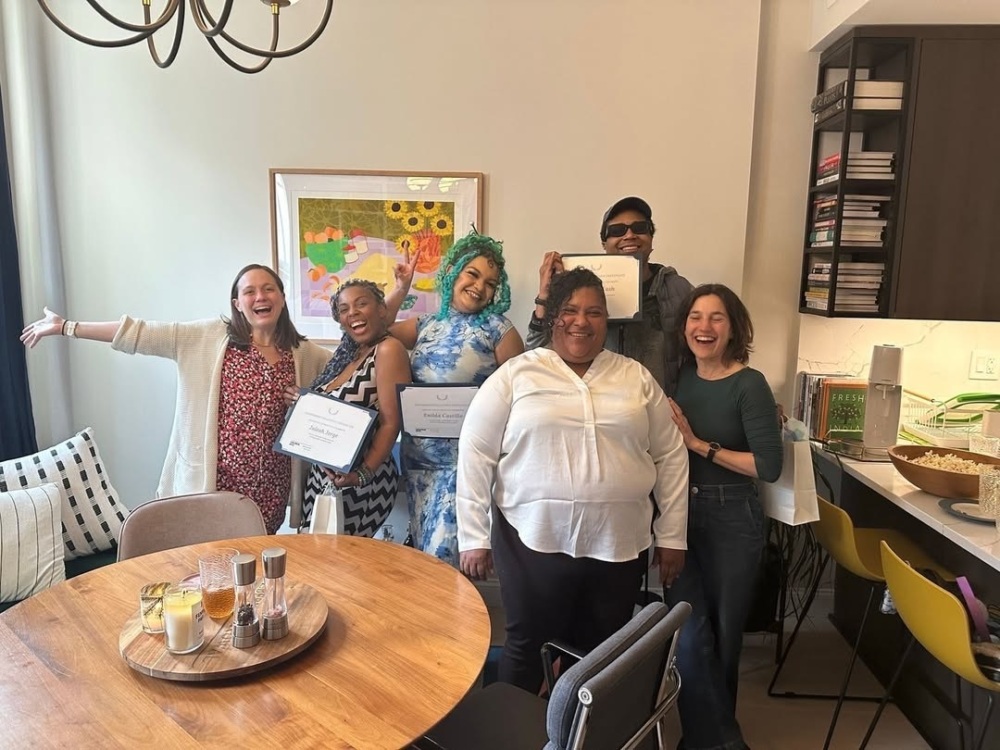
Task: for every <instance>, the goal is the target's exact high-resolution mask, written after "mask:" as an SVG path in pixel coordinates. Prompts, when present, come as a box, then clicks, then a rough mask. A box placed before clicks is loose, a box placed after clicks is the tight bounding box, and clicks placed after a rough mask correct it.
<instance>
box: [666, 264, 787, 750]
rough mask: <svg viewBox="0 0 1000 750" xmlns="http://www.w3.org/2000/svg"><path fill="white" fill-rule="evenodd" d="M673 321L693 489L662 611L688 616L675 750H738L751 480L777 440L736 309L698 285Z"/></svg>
mask: <svg viewBox="0 0 1000 750" xmlns="http://www.w3.org/2000/svg"><path fill="white" fill-rule="evenodd" d="M678 320H679V321H680V326H681V328H680V330H679V331H678V333H679V335H680V345H681V371H680V376H679V380H678V384H677V393H676V396H675V398H674V400H672V401H671V407H672V408H673V410H674V421H675V422H676V423H677V426H678V428H679V429H680V431H681V434H682V435H683V436H684V444H685V445H686V446H687V449H688V458H689V460H690V482H691V487H690V494H689V496H688V497H689V503H688V553H687V560H686V562H685V566H684V570H683V571H682V572H681V574H680V576H679V577H678V578H677V580H676V581H675V582H674V584H673V585H672V586H671V587H670V589H669V590H668V591H667V601H668V602H669V603H671V604H673V603H675V602H679V601H687V602H690V603H691V606H692V608H693V612H692V615H691V619H690V620H689V621H688V623H687V624H686V625H685V626H684V627H683V628H682V629H681V635H680V640H679V642H678V648H677V664H678V668H679V669H680V673H681V679H682V680H683V682H684V689H683V690H682V691H681V697H680V701H679V709H680V717H681V726H682V728H683V730H684V742H683V747H684V748H685V750H707V748H723V749H725V750H742V748H745V747H746V744H745V743H744V742H743V737H742V734H741V732H740V725H739V723H738V722H737V721H736V688H737V682H738V679H739V663H740V649H741V648H742V642H743V626H744V624H745V623H746V619H747V614H748V612H749V609H750V605H751V602H752V599H753V591H754V584H755V582H756V578H757V571H758V569H759V562H760V557H761V554H762V552H763V550H764V542H765V533H764V513H763V511H762V509H761V506H760V502H759V501H758V499H757V485H756V482H755V480H757V479H759V480H762V481H765V482H773V481H775V480H776V479H777V478H778V475H779V474H781V429H780V427H779V424H778V419H777V411H776V408H777V407H776V406H775V403H774V396H772V395H771V389H770V387H769V386H768V384H767V381H766V380H765V379H764V376H763V375H762V374H761V373H760V372H758V371H757V370H754V369H752V368H750V367H748V366H747V362H749V360H750V351H751V348H752V347H751V345H752V342H753V324H752V323H751V322H750V314H749V313H748V312H747V309H746V307H745V306H744V305H743V303H742V302H741V301H740V298H739V297H737V296H736V294H735V293H733V291H732V290H730V289H729V288H728V287H725V286H723V285H721V284H704V285H702V286H699V287H697V288H695V289H694V290H693V291H692V292H691V294H690V295H689V296H688V298H687V300H686V302H685V304H684V307H683V308H682V309H681V312H680V314H679V315H678Z"/></svg>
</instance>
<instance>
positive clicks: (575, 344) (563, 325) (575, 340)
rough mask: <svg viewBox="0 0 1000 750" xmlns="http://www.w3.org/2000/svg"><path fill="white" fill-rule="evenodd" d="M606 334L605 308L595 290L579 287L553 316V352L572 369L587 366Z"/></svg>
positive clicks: (599, 349)
mask: <svg viewBox="0 0 1000 750" xmlns="http://www.w3.org/2000/svg"><path fill="white" fill-rule="evenodd" d="M607 334H608V305H607V302H605V300H604V295H603V294H601V291H600V290H599V289H597V288H595V287H592V286H585V287H580V288H579V289H577V290H576V291H575V292H573V294H572V295H570V298H569V299H568V300H567V301H566V302H565V303H564V304H563V305H562V306H561V307H560V308H559V311H558V313H557V314H556V318H555V322H554V323H553V325H552V349H553V350H554V351H555V353H556V354H558V355H559V356H560V357H561V358H562V360H563V361H564V362H566V363H567V364H568V365H570V366H571V367H572V366H573V365H589V364H590V363H591V362H593V361H594V357H596V356H597V355H598V354H600V352H601V349H603V348H604V339H605V337H606V336H607ZM575 369H576V368H574V370H575Z"/></svg>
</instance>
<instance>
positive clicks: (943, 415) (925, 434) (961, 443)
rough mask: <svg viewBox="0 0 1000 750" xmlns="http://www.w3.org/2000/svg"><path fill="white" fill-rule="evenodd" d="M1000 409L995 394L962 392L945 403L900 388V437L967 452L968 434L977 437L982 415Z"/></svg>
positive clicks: (999, 401)
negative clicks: (901, 400) (901, 397)
mask: <svg viewBox="0 0 1000 750" xmlns="http://www.w3.org/2000/svg"><path fill="white" fill-rule="evenodd" d="M991 409H1000V394H998V393H962V394H959V395H958V396H954V397H952V398H950V399H948V400H946V401H938V400H937V399H933V398H930V397H929V396H924V395H922V394H919V393H915V392H914V391H908V390H906V389H903V403H902V409H901V411H902V415H901V419H900V428H899V432H900V435H901V436H902V437H904V438H906V439H909V440H912V441H914V442H917V443H922V444H925V445H936V446H938V447H940V448H960V449H962V450H968V448H969V435H972V434H979V433H980V431H981V429H982V422H983V412H985V411H989V410H991Z"/></svg>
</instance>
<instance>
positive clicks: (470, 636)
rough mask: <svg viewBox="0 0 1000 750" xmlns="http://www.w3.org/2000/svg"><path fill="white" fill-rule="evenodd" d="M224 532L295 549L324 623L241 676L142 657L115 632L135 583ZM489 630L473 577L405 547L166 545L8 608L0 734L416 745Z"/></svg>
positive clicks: (478, 654) (0, 645) (126, 741)
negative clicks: (188, 671) (170, 666)
mask: <svg viewBox="0 0 1000 750" xmlns="http://www.w3.org/2000/svg"><path fill="white" fill-rule="evenodd" d="M215 546H231V547H236V548H237V549H239V550H240V551H241V552H249V553H251V554H254V555H256V556H257V559H258V561H259V560H260V552H261V550H263V549H265V548H266V547H274V546H280V547H284V548H285V549H286V550H288V569H287V574H286V580H288V581H289V582H292V581H300V582H302V583H306V584H308V585H310V586H312V587H313V588H314V589H316V590H317V591H318V592H320V593H321V594H322V595H323V597H324V598H325V599H326V601H327V604H328V605H329V608H330V613H329V619H328V622H327V627H326V630H325V632H324V633H323V634H322V635H321V636H320V637H319V639H318V640H317V641H316V643H314V644H313V645H312V646H310V647H309V648H308V649H307V650H306V651H304V652H303V653H301V654H298V655H297V656H295V657H294V658H293V659H291V660H290V661H287V662H285V663H283V664H280V665H277V666H275V667H272V668H270V669H267V670H265V671H262V672H259V673H256V674H252V675H247V676H245V677H240V678H233V679H227V680H220V681H216V682H193V683H189V682H171V681H167V680H161V679H157V678H154V677H148V676H146V675H143V674H141V673H139V672H137V671H135V670H133V669H131V668H130V667H129V666H128V665H127V664H126V663H125V661H124V660H123V659H122V657H121V656H120V655H119V652H118V640H119V635H120V634H121V631H122V626H123V625H124V623H125V622H126V621H127V620H128V619H129V618H130V617H131V616H132V615H134V614H135V613H136V612H137V611H138V606H139V589H140V588H141V587H142V585H143V584H145V583H150V582H153V581H178V580H180V579H182V578H184V577H185V576H187V575H189V574H190V573H192V572H196V571H197V569H198V564H197V559H198V555H199V553H200V552H201V551H203V550H206V549H209V548H211V547H215ZM258 570H259V568H258ZM489 642H490V621H489V616H488V614H487V612H486V606H485V604H484V603H483V600H482V598H481V597H480V595H479V592H478V591H477V590H476V588H475V587H474V586H473V585H472V584H471V583H470V582H469V581H468V580H466V579H465V578H464V577H463V576H462V575H461V574H460V573H458V572H457V571H456V570H454V569H453V568H451V567H449V566H448V565H446V564H444V563H442V562H440V561H438V560H436V559H435V558H433V557H431V556H429V555H425V554H423V553H421V552H417V551H415V550H413V549H410V548H408V547H402V546H399V545H396V544H391V543H389V542H383V541H377V540H371V539H359V538H356V537H349V536H330V535H311V534H301V535H287V536H285V535H283V536H278V537H274V536H267V537H252V538H247V539H239V540H233V541H231V542H212V543H209V544H199V545H193V546H190V547H181V548H179V549H174V550H168V551H165V552H157V553H155V554H152V555H146V556H144V557H137V558H133V559H131V560H125V561H123V562H120V563H116V564H114V565H109V566H107V567H104V568H100V569H98V570H95V571H92V572H90V573H86V574H84V575H82V576H79V577H77V578H73V579H71V580H69V581H67V582H65V583H61V584H59V585H57V586H55V587H53V588H51V589H49V590H48V591H44V592H42V593H40V594H38V595H36V596H33V597H31V598H30V599H28V600H26V601H24V602H22V603H21V604H18V605H17V606H15V607H13V608H11V609H9V610H7V611H6V612H4V613H3V614H2V615H0V660H2V662H3V664H4V666H3V668H2V669H0V717H2V718H0V747H22V746H31V747H66V746H72V747H100V748H109V747H123V748H126V747H127V748H135V747H140V746H144V745H148V746H156V747H171V748H172V747H193V746H198V745H212V746H219V747H228V748H245V747H271V748H275V747H276V748H291V747H324V748H347V747H350V748H400V747H405V746H406V745H407V744H408V743H410V742H412V741H413V740H414V739H416V738H418V737H420V736H421V735H423V734H424V733H425V732H426V731H427V730H428V729H430V728H431V727H432V726H433V725H434V724H436V723H437V722H438V721H439V720H440V719H441V718H442V717H444V716H445V715H446V714H447V713H448V712H449V711H450V710H451V709H452V708H453V707H454V706H455V704H456V703H458V701H459V700H461V698H462V697H463V696H464V695H465V694H466V692H467V691H468V690H469V688H470V687H471V686H472V685H473V683H474V682H475V680H476V678H477V677H478V675H479V672H480V670H481V669H482V666H483V663H484V661H485V658H486V652H487V650H488V648H489Z"/></svg>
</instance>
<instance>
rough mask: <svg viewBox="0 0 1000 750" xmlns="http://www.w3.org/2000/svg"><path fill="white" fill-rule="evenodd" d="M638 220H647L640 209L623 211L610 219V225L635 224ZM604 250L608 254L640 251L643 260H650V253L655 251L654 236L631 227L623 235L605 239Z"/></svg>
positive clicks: (609, 236)
mask: <svg viewBox="0 0 1000 750" xmlns="http://www.w3.org/2000/svg"><path fill="white" fill-rule="evenodd" d="M637 221H646V217H645V216H643V215H642V214H641V213H639V212H638V211H633V210H628V211H622V212H621V213H620V214H616V215H615V216H612V217H611V218H610V219H608V226H611V225H612V224H634V223H635V222H637ZM604 252H606V253H607V254H608V255H624V254H626V253H639V254H640V256H639V257H640V258H642V262H643V263H645V262H646V261H648V260H649V254H650V253H651V252H653V237H652V235H650V234H635V233H634V232H633V231H632V230H631V229H629V230H628V231H627V232H625V234H624V235H623V236H622V237H612V236H611V235H608V238H607V239H606V240H605V241H604Z"/></svg>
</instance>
